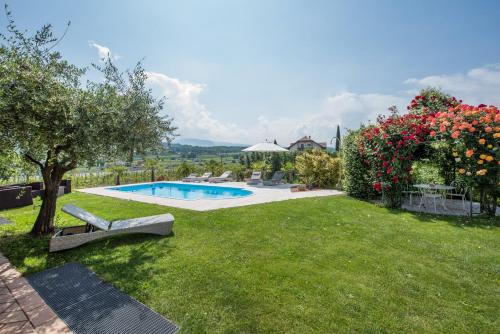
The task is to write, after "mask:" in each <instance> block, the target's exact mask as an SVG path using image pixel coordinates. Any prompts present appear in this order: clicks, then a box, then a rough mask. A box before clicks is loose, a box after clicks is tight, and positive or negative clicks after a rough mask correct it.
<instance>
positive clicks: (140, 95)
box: [93, 57, 176, 163]
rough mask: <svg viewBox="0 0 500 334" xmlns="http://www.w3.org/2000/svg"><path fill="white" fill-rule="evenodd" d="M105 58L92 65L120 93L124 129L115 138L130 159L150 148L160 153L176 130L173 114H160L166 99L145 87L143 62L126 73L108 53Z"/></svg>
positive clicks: (120, 148) (130, 160)
mask: <svg viewBox="0 0 500 334" xmlns="http://www.w3.org/2000/svg"><path fill="white" fill-rule="evenodd" d="M104 61H105V64H104V66H99V65H93V66H94V67H95V68H96V69H98V70H99V71H101V72H102V73H103V75H104V77H105V79H106V82H105V83H104V86H105V88H107V89H109V88H110V89H111V90H114V91H116V92H117V93H118V94H119V96H120V99H119V103H120V105H119V108H120V113H121V115H120V117H119V118H117V119H115V122H117V126H118V127H121V128H122V129H123V131H122V132H121V133H120V134H118V141H117V142H116V144H117V145H118V149H119V151H121V152H124V153H126V156H125V159H126V161H127V162H129V163H131V162H132V161H133V159H134V155H136V154H145V153H146V151H148V150H149V151H154V153H158V152H159V151H160V150H162V149H163V142H167V143H170V142H171V140H172V139H173V136H174V135H173V133H174V131H175V130H176V128H175V127H174V126H173V125H172V119H171V118H169V117H166V116H161V115H160V112H161V111H162V110H163V106H164V102H165V101H164V99H163V98H162V99H156V98H155V97H154V96H153V93H152V91H151V89H148V88H147V87H146V80H147V73H146V71H145V70H144V68H143V67H142V63H141V62H138V63H137V64H136V66H135V67H134V68H133V69H132V70H131V71H130V70H127V71H126V72H125V73H123V72H120V71H119V70H118V68H117V67H116V65H115V64H113V62H112V61H111V59H110V58H109V57H107V58H106V59H104Z"/></svg>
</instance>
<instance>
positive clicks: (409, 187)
mask: <svg viewBox="0 0 500 334" xmlns="http://www.w3.org/2000/svg"><path fill="white" fill-rule="evenodd" d="M402 193H403V195H407V196H408V197H409V198H410V205H413V195H420V191H418V190H415V188H413V185H411V184H407V185H406V187H405V189H404V190H403V191H402Z"/></svg>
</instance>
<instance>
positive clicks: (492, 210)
mask: <svg viewBox="0 0 500 334" xmlns="http://www.w3.org/2000/svg"><path fill="white" fill-rule="evenodd" d="M480 202H481V203H480V204H481V213H485V214H486V215H487V216H489V217H495V214H496V210H497V189H496V187H495V186H490V187H487V188H481V191H480Z"/></svg>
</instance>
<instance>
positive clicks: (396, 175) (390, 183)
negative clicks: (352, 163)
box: [363, 114, 429, 207]
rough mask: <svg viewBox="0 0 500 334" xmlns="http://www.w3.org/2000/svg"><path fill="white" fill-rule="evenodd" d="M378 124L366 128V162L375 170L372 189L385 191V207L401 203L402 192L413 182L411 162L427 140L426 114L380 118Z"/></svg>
mask: <svg viewBox="0 0 500 334" xmlns="http://www.w3.org/2000/svg"><path fill="white" fill-rule="evenodd" d="M377 122H378V124H377V125H376V126H373V127H369V128H367V129H366V130H365V131H364V133H363V136H364V137H365V139H366V140H365V145H364V149H365V150H366V151H365V152H364V156H365V163H366V164H367V166H368V167H369V168H370V170H371V171H372V173H374V178H375V180H376V182H375V183H374V184H373V188H374V189H375V190H376V191H378V192H382V194H383V200H384V203H385V204H386V206H389V207H399V206H401V191H402V189H403V188H404V187H406V185H407V184H408V183H409V181H410V176H411V175H410V172H411V170H412V161H413V156H414V153H415V151H416V149H417V147H418V146H419V145H420V144H421V143H422V142H424V141H425V140H426V137H427V135H428V133H429V127H428V125H427V123H426V117H425V116H421V115H415V114H406V115H403V116H399V115H397V114H393V115H392V116H390V117H388V118H384V117H379V119H378V120H377Z"/></svg>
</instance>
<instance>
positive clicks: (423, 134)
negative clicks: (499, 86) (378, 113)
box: [358, 89, 500, 215]
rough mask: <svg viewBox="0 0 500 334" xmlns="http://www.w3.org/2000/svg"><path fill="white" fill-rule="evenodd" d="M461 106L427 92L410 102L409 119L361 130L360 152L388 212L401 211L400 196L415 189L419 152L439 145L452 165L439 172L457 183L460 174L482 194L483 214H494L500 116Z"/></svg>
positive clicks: (399, 117) (382, 120)
mask: <svg viewBox="0 0 500 334" xmlns="http://www.w3.org/2000/svg"><path fill="white" fill-rule="evenodd" d="M461 102H462V101H457V99H456V98H454V97H450V96H448V95H446V94H443V93H441V92H439V91H438V90H435V89H426V90H423V91H422V92H421V93H420V95H417V96H416V97H415V98H414V99H413V100H412V101H411V103H410V105H409V106H408V110H409V113H408V114H405V115H398V114H397V113H393V114H392V115H391V116H389V117H379V118H378V119H377V123H376V124H375V125H372V126H369V127H366V128H364V129H363V131H362V138H363V140H362V142H361V144H360V145H358V152H359V155H360V156H361V157H362V161H363V163H364V165H365V168H366V169H367V170H368V173H371V175H372V178H373V179H374V180H375V182H374V183H373V188H374V190H375V191H377V192H379V193H382V198H383V201H384V204H385V205H386V206H388V207H400V206H401V198H402V196H401V191H402V190H403V189H404V188H406V187H407V186H408V185H409V184H411V178H412V163H413V161H414V159H418V158H419V157H418V156H417V155H418V152H419V150H420V151H425V150H421V149H422V147H430V144H431V143H434V145H436V144H437V143H441V144H443V145H439V146H443V147H444V149H445V150H446V152H445V155H443V156H444V157H445V159H441V160H448V161H445V166H444V165H443V166H441V168H446V169H447V171H446V172H447V173H444V174H448V175H449V174H450V173H451V174H452V176H453V178H454V176H455V169H456V170H457V171H458V173H459V174H460V175H461V179H464V180H466V182H467V183H468V184H469V186H471V187H474V188H475V189H478V190H479V192H480V195H481V196H480V199H481V212H486V213H487V214H489V215H494V214H495V210H496V203H497V198H498V195H499V194H498V193H499V189H500V187H499V186H500V183H499V176H498V175H499V171H500V162H499V160H500V144H499V143H500V140H499V139H500V111H499V109H498V108H497V107H494V106H486V105H479V106H477V107H474V106H470V105H466V104H462V103H461ZM448 151H449V153H448ZM448 154H449V155H448ZM447 157H449V159H446V158H447ZM450 160H451V161H450ZM448 169H449V170H448Z"/></svg>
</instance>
